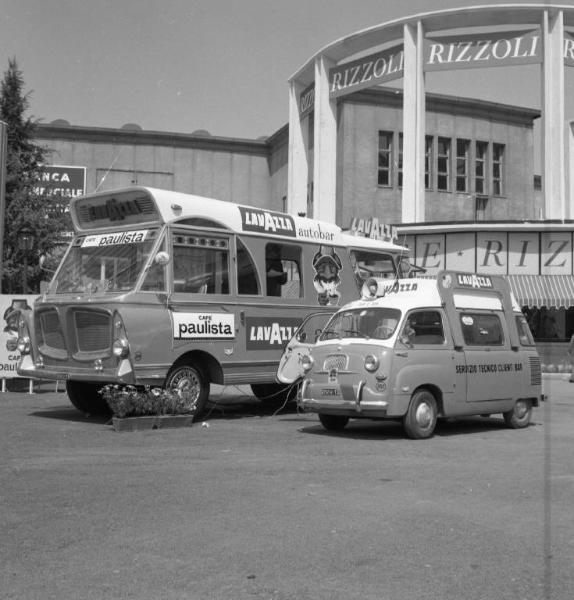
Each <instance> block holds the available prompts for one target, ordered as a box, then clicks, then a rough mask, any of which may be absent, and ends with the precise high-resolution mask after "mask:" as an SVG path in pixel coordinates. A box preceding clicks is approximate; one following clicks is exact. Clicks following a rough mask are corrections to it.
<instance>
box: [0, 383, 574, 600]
mask: <svg viewBox="0 0 574 600" xmlns="http://www.w3.org/2000/svg"><path fill="white" fill-rule="evenodd" d="M544 389H545V393H547V394H549V399H548V400H547V401H546V402H544V403H543V405H542V406H541V407H540V408H537V409H535V411H534V415H533V420H532V423H531V425H530V426H529V427H528V428H526V429H524V430H511V429H508V428H506V427H505V425H504V422H503V420H502V418H501V417H500V416H492V417H490V418H481V417H473V418H468V419H461V420H458V421H453V422H450V421H449V422H441V423H439V425H438V427H437V431H436V434H435V436H434V437H433V438H431V439H429V440H417V441H413V440H410V439H407V438H406V437H405V436H404V433H403V430H402V428H401V425H400V424H399V423H394V422H385V423H381V422H372V421H352V422H351V423H350V425H349V426H348V428H347V429H346V430H345V431H343V432H341V433H332V432H326V431H324V430H323V429H322V427H321V426H320V424H319V422H318V419H317V417H316V416H315V415H308V414H299V413H298V412H297V410H296V408H295V407H293V406H290V407H287V408H284V409H282V410H278V411H277V410H275V409H270V408H265V407H263V406H262V405H261V404H260V403H259V402H258V401H257V400H255V399H254V398H253V397H252V396H251V395H250V394H249V391H248V388H231V389H225V390H224V389H219V390H215V391H214V394H218V398H219V400H220V402H219V403H218V406H217V407H216V409H215V410H214V411H213V412H212V413H211V414H210V415H209V416H207V417H206V418H205V419H204V420H203V421H201V422H197V423H195V424H194V425H193V426H192V427H188V428H184V429H183V428H182V429H161V430H155V431H138V432H121V433H120V432H117V431H114V430H113V428H112V427H111V425H110V423H109V422H107V421H106V420H105V419H98V418H89V417H86V416H85V415H82V414H81V413H79V412H78V411H76V410H75V409H73V408H72V407H71V405H69V403H68V401H67V398H66V395H65V394H64V393H61V392H56V391H54V390H53V389H49V388H48V389H43V388H42V386H40V387H37V388H36V392H35V393H34V394H29V393H27V392H26V391H22V392H5V393H2V394H0V407H1V408H2V418H1V419H0V440H1V441H0V443H1V453H0V465H1V471H0V509H1V513H0V514H1V515H2V518H1V521H0V522H1V539H2V544H1V545H0V560H1V564H2V573H1V575H0V577H1V579H0V598H2V599H3V600H35V599H38V600H40V599H41V600H51V599H57V600H67V599H74V600H84V599H85V600H92V599H93V600H102V599H112V600H115V599H137V600H147V599H149V600H152V599H153V600H158V599H161V600H166V599H167V600H171V599H186V600H189V599H191V600H195V599H197V600H208V599H213V600H257V599H270V600H343V599H344V600H355V599H357V600H359V599H360V600H371V599H372V600H411V599H412V600H415V599H416V600H421V599H433V600H450V599H452V600H461V599H463V600H466V599H469V600H506V599H508V600H515V599H516V600H538V599H540V600H566V599H568V600H569V599H570V598H571V597H572V594H573V590H574V574H573V571H574V519H573V518H572V505H573V504H572V502H573V498H574V461H573V458H572V457H573V452H572V448H573V447H574V443H573V442H574V384H570V383H569V382H568V381H567V380H566V378H565V377H564V376H562V375H554V376H545V377H544Z"/></svg>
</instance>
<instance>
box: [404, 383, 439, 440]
mask: <svg viewBox="0 0 574 600" xmlns="http://www.w3.org/2000/svg"><path fill="white" fill-rule="evenodd" d="M436 419H437V407H436V400H435V397H434V396H433V395H432V394H431V393H430V392H429V391H428V390H418V391H416V392H415V393H414V394H413V395H412V398H411V401H410V404H409V408H408V410H407V412H406V414H405V416H404V417H403V428H404V430H405V432H406V434H407V435H408V436H409V437H410V438H411V439H413V440H422V439H425V438H429V437H431V436H432V434H433V433H434V429H435V427H436Z"/></svg>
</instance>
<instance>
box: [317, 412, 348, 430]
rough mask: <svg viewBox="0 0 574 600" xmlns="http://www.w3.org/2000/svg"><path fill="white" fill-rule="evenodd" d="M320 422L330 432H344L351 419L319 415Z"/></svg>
mask: <svg viewBox="0 0 574 600" xmlns="http://www.w3.org/2000/svg"><path fill="white" fill-rule="evenodd" d="M319 421H321V425H323V427H324V428H325V429H327V430H328V431H343V429H345V426H346V425H347V423H348V422H349V417H344V416H342V415H323V414H319Z"/></svg>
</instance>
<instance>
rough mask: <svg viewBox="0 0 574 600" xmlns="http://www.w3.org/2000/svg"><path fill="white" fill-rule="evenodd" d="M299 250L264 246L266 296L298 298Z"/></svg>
mask: <svg viewBox="0 0 574 600" xmlns="http://www.w3.org/2000/svg"><path fill="white" fill-rule="evenodd" d="M300 264H301V248H300V247H299V246H288V245H283V244H277V243H270V244H267V245H266V246H265V277H266V283H267V296H278V297H280V298H300V297H301V295H302V293H303V288H302V286H301V271H300V268H299V265H300Z"/></svg>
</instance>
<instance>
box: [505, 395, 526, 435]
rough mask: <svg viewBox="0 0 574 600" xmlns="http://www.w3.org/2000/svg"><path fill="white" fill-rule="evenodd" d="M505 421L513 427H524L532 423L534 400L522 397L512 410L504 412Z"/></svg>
mask: <svg viewBox="0 0 574 600" xmlns="http://www.w3.org/2000/svg"><path fill="white" fill-rule="evenodd" d="M502 416H503V417H504V422H505V423H506V424H507V425H508V427H511V428H512V429H522V428H523V427H526V426H527V425H528V424H529V423H530V417H531V416H532V402H531V401H530V400H526V399H524V398H521V399H519V400H517V401H516V402H515V403H514V406H513V407H512V409H511V410H508V411H506V412H505V413H502Z"/></svg>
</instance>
